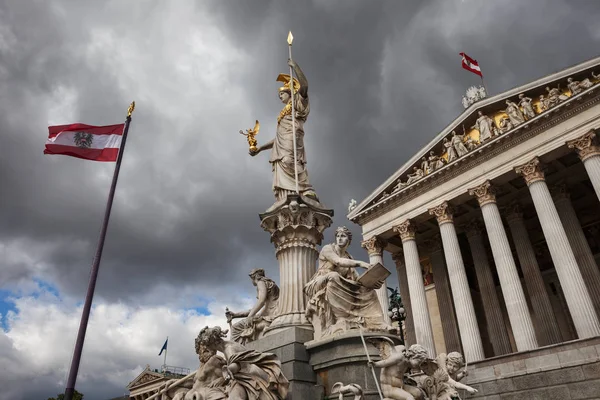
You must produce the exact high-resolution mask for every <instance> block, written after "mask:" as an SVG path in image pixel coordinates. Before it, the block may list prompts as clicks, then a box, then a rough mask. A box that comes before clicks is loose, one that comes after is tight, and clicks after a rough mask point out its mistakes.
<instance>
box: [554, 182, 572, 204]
mask: <svg viewBox="0 0 600 400" xmlns="http://www.w3.org/2000/svg"><path fill="white" fill-rule="evenodd" d="M550 194H551V195H552V198H553V199H554V201H562V200H569V199H570V198H571V196H570V195H569V188H568V187H567V184H566V183H564V182H560V183H556V184H554V185H552V186H550Z"/></svg>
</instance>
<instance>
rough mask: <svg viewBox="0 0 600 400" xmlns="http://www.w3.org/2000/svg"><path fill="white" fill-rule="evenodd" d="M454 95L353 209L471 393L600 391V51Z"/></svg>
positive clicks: (582, 394) (417, 326) (417, 330)
mask: <svg viewBox="0 0 600 400" xmlns="http://www.w3.org/2000/svg"><path fill="white" fill-rule="evenodd" d="M472 89H475V88H472ZM468 93H469V92H468ZM463 104H464V105H465V107H466V109H465V111H464V112H463V113H462V114H461V115H459V116H458V117H457V118H456V119H455V120H454V121H452V122H451V123H450V124H449V125H448V126H447V127H446V128H445V129H443V130H442V131H441V132H440V133H439V134H437V135H436V136H435V138H434V139H433V140H431V142H429V143H428V144H427V145H426V146H425V147H423V148H422V149H421V150H420V151H419V152H417V153H416V154H415V155H414V156H413V157H412V158H410V159H409V160H408V161H407V162H406V163H405V164H404V165H403V166H402V167H400V169H398V170H397V172H396V173H394V174H393V175H392V176H390V177H389V178H388V179H387V180H386V181H385V182H383V183H382V184H381V185H380V186H379V187H378V188H377V189H376V190H375V191H374V192H373V193H371V194H370V195H369V196H368V197H367V198H365V199H364V200H362V201H361V202H359V203H358V205H354V206H351V208H350V211H349V214H348V218H349V219H350V220H351V221H353V222H355V223H356V224H358V225H360V226H361V228H362V236H363V247H365V248H366V249H367V251H368V252H369V254H370V255H378V256H379V257H381V255H382V254H383V252H389V253H391V256H392V259H393V261H394V263H395V267H396V270H397V272H398V280H399V289H400V295H401V297H402V300H403V303H404V307H405V309H406V319H405V321H404V329H405V332H406V342H407V344H414V343H419V344H421V345H423V346H425V347H426V348H427V349H428V350H429V351H430V353H431V355H432V356H433V355H435V354H439V353H441V352H451V351H459V352H461V353H463V354H464V355H465V358H466V361H467V364H468V366H467V368H468V377H467V379H466V383H467V384H469V385H471V386H473V387H475V388H477V389H478V390H479V393H478V394H476V395H475V396H469V397H468V398H481V399H499V398H500V395H503V396H502V398H503V399H504V398H505V396H508V395H514V396H513V397H514V398H543V397H547V398H565V399H574V398H577V399H592V398H600V320H599V319H600V269H599V263H600V141H599V140H598V136H600V57H599V58H596V59H593V60H590V61H587V62H584V63H581V64H579V65H576V66H573V67H570V68H567V69H565V70H563V71H560V72H557V73H554V74H552V75H549V76H545V77H543V78H541V79H539V80H536V81H534V82H531V83H528V84H526V85H523V86H520V87H517V88H514V89H511V90H508V91H506V92H504V93H501V94H498V95H494V96H492V97H485V93H483V94H481V95H479V91H478V90H471V92H470V96H469V99H466V101H465V99H463ZM387 285H388V286H395V284H394V283H393V282H387ZM380 301H382V302H384V303H385V301H383V300H382V298H381V297H380ZM383 306H384V307H385V306H386V304H383ZM524 396H525V397H524ZM527 396H530V397H527ZM508 397H510V396H508ZM508 397H506V398H508ZM513 397H510V398H513Z"/></svg>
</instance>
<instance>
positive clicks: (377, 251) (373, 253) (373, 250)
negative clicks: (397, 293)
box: [360, 236, 392, 325]
mask: <svg viewBox="0 0 600 400" xmlns="http://www.w3.org/2000/svg"><path fill="white" fill-rule="evenodd" d="M360 245H361V246H362V247H363V248H364V249H366V250H367V253H368V254H369V263H370V264H371V265H375V264H377V263H379V264H381V265H383V248H384V247H385V241H384V240H383V239H381V238H378V237H377V236H373V237H372V238H370V239H367V240H363V241H362V242H361V244H360ZM376 291H377V298H378V299H379V304H381V309H382V311H383V319H384V321H385V322H386V324H388V325H391V324H392V321H391V320H390V316H389V315H388V308H390V300H389V297H388V290H387V281H386V282H384V283H383V286H381V287H380V288H379V289H377V290H376Z"/></svg>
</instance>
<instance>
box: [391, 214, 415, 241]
mask: <svg viewBox="0 0 600 400" xmlns="http://www.w3.org/2000/svg"><path fill="white" fill-rule="evenodd" d="M392 229H393V230H394V232H396V233H397V234H398V235H400V239H402V242H405V241H407V240H415V234H416V232H417V228H416V226H415V224H414V223H413V222H412V221H411V220H410V219H407V220H406V221H404V222H402V223H401V224H400V225H396V226H394V227H393V228H392Z"/></svg>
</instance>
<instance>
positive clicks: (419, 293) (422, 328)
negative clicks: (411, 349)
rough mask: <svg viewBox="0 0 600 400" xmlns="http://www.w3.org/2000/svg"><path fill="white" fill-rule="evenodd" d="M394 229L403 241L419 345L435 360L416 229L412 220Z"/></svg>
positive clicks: (409, 291)
mask: <svg viewBox="0 0 600 400" xmlns="http://www.w3.org/2000/svg"><path fill="white" fill-rule="evenodd" d="M393 229H394V232H397V233H398V234H399V235H400V238H401V239H402V248H403V250H404V261H405V264H406V278H407V281H408V293H409V295H410V303H411V307H412V316H413V322H414V326H415V335H416V339H417V343H418V344H420V345H422V346H424V347H425V348H426V349H427V351H428V352H429V356H430V357H431V358H435V354H436V353H435V342H434V341H433V329H432V327H431V319H430V318H429V307H427V297H426V296H425V286H424V285H423V274H422V273H421V262H420V261H419V250H418V249H417V242H416V239H415V227H414V225H413V223H412V222H411V221H410V220H407V221H404V222H403V223H401V224H400V225H398V226H395V227H394V228H393Z"/></svg>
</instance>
